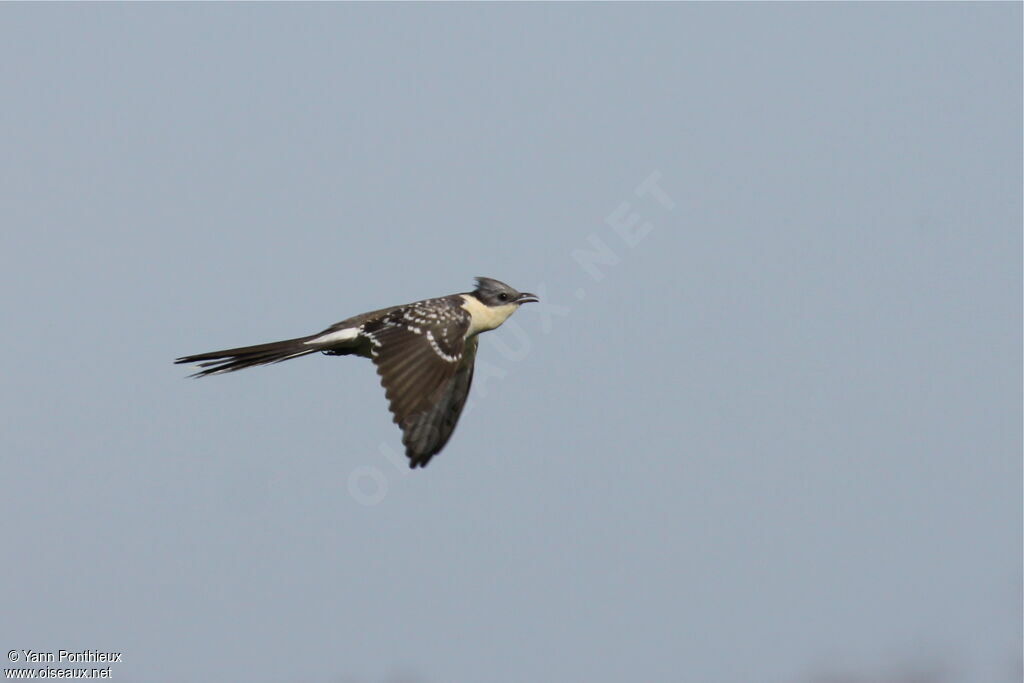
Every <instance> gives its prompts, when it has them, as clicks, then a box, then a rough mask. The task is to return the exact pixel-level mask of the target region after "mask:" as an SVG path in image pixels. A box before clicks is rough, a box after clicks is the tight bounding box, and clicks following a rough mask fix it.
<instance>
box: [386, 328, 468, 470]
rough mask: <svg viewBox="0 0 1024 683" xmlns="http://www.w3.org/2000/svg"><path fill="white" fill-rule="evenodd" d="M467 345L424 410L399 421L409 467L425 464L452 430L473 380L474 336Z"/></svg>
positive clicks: (445, 442)
mask: <svg viewBox="0 0 1024 683" xmlns="http://www.w3.org/2000/svg"><path fill="white" fill-rule="evenodd" d="M466 347H467V348H466V351H465V353H464V355H463V357H462V360H461V361H460V362H459V367H458V369H457V370H456V371H455V373H454V374H453V375H452V376H451V377H449V378H448V379H447V381H445V382H444V383H443V384H442V385H441V386H439V387H438V388H437V390H436V392H435V394H434V396H433V397H432V400H431V401H430V404H429V406H428V407H427V409H426V410H422V411H420V412H418V413H414V414H412V415H410V416H409V417H408V418H407V419H406V420H405V422H404V423H403V424H402V435H403V436H402V443H403V444H404V445H405V449H406V451H405V452H406V455H408V456H409V465H410V467H425V466H426V465H427V463H428V462H430V459H431V458H432V457H433V456H434V455H436V454H437V453H438V452H440V450H441V449H442V448H444V446H445V444H447V443H448V439H450V438H451V436H452V432H453V431H455V425H456V424H457V423H458V421H459V416H460V415H461V414H462V408H463V407H464V406H465V404H466V397H467V396H468V395H469V387H470V385H471V384H472V383H473V365H474V357H475V356H476V338H474V339H472V340H471V341H470V342H469V343H468V344H467V345H466Z"/></svg>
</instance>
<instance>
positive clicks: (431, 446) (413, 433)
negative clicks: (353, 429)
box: [365, 306, 476, 467]
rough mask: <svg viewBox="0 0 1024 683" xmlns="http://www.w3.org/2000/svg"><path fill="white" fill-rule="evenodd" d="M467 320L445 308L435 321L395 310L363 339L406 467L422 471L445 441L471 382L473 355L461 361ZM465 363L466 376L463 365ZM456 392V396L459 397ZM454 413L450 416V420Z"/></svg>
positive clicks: (418, 311)
mask: <svg viewBox="0 0 1024 683" xmlns="http://www.w3.org/2000/svg"><path fill="white" fill-rule="evenodd" d="M468 326H469V317H468V314H466V313H465V311H463V310H462V309H461V308H458V307H455V306H453V307H451V308H449V309H447V310H446V311H445V313H444V314H440V315H435V314H433V313H432V312H429V311H425V310H423V309H417V308H409V309H397V310H395V311H393V312H391V313H389V315H388V316H387V317H386V318H384V319H383V320H381V321H379V322H376V321H375V322H374V323H372V324H369V325H367V326H366V328H365V333H366V334H367V336H368V337H369V338H370V339H371V340H372V351H371V358H372V359H373V362H374V364H375V365H376V366H377V374H378V375H380V378H381V384H382V385H383V386H384V391H385V394H386V396H387V398H388V407H389V408H390V410H391V413H392V415H393V416H394V421H395V422H396V423H397V424H398V426H399V427H401V429H402V443H403V444H404V445H405V449H406V450H405V452H406V455H407V456H408V457H409V460H410V463H409V464H410V466H412V467H417V466H423V465H426V464H427V462H428V461H429V460H430V458H431V457H432V456H434V455H435V454H437V452H438V451H440V450H441V448H443V447H444V445H445V444H446V443H447V442H448V439H449V437H451V433H452V430H453V429H454V428H455V423H456V422H457V421H458V416H459V413H460V412H461V410H462V406H463V405H464V403H465V398H466V397H465V393H464V392H465V391H468V390H469V382H470V381H471V380H472V372H473V358H472V356H475V351H476V341H475V339H474V340H473V341H472V342H471V345H470V346H471V348H472V351H473V352H474V353H472V354H470V357H469V358H466V357H465V356H464V349H463V346H464V342H463V339H464V337H465V332H466V329H468ZM467 360H468V370H467V364H466V361H467ZM460 392H461V393H460ZM453 412H454V414H453Z"/></svg>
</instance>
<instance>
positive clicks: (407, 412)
mask: <svg viewBox="0 0 1024 683" xmlns="http://www.w3.org/2000/svg"><path fill="white" fill-rule="evenodd" d="M537 300H538V299H537V296H536V295H535V294H530V293H529V292H518V291H516V290H514V289H512V288H511V287H509V286H508V285H506V284H505V283H504V282H499V281H497V280H493V279H491V278H489V277H478V278H476V289H474V290H473V291H472V292H465V293H462V294H451V295H449V296H442V297H438V298H436V299H425V300H423V301H416V302H413V303H411V304H403V305H401V306H392V307H391V308H382V309H380V310H378V311H371V312H369V313H363V314H361V315H357V316H354V317H352V318H348V319H347V320H342V321H341V322H340V323H335V324H334V325H331V326H330V327H328V328H327V329H326V330H324V331H322V332H317V333H316V334H311V335H309V336H307V337H298V338H296V339H286V340H284V341H278V342H270V343H269V344H257V345H256V346H243V347H240V348H237V349H225V350H223V351H210V352H209V353H197V354H195V355H194V356H183V357H181V358H178V359H176V360H175V361H174V362H175V363H198V364H199V367H200V368H203V369H202V370H200V371H198V372H196V373H195V374H194V375H192V377H205V376H206V375H217V374H221V373H224V372H233V371H235V370H241V369H243V368H249V367H253V366H255V365H267V364H269V363H280V362H281V361H283V360H288V359H289V358H298V357H299V356H305V355H308V354H311V353H316V352H318V351H319V352H322V353H324V354H327V355H328V356H362V357H363V358H369V359H370V360H372V361H373V364H374V365H376V366H377V374H378V375H380V382H381V384H382V385H383V386H384V391H385V394H386V396H387V399H388V407H389V408H390V409H391V413H392V415H393V416H394V421H395V422H396V423H397V424H398V426H399V427H400V428H401V429H402V444H403V445H404V446H405V454H406V455H407V456H408V458H409V466H410V467H413V468H415V467H426V465H427V463H428V462H430V459H431V458H432V457H434V456H435V455H437V453H438V452H440V450H441V449H442V448H444V445H445V444H446V443H448V439H449V438H450V437H451V435H452V431H454V429H455V424H456V423H457V422H458V421H459V415H460V414H461V413H462V407H463V406H464V405H465V404H466V396H467V395H468V394H469V385H470V383H471V382H472V381H473V361H474V360H475V358H476V347H477V335H479V334H480V333H481V332H486V331H487V330H493V329H495V328H497V327H498V326H500V325H501V324H502V323H503V322H505V320H507V319H508V317H509V316H510V315H512V314H513V313H515V312H516V310H517V309H518V308H519V306H520V305H521V304H525V303H530V302H535V301H537Z"/></svg>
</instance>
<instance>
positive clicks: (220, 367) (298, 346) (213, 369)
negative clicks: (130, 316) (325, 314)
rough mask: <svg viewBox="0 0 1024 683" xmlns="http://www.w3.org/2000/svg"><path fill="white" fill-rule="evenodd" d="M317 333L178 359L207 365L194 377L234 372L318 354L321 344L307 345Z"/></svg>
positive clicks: (178, 360)
mask: <svg viewBox="0 0 1024 683" xmlns="http://www.w3.org/2000/svg"><path fill="white" fill-rule="evenodd" d="M314 337H316V335H311V336H309V337H299V338H297V339H286V340H284V341H279V342H270V343H269V344H257V345H256V346H242V347H239V348H237V349H225V350H224V351H210V352H209V353H197V354H196V355H194V356H183V357H181V358H178V359H175V361H174V362H175V363H198V364H199V367H201V368H205V369H203V370H200V371H199V372H197V373H195V374H193V375H190V376H191V377H205V376H206V375H217V374H220V373H223V372H233V371H235V370H241V369H243V368H251V367H253V366H256V365H267V364H269V363H280V362H281V361H283V360H288V359H289V358H298V357H299V356H305V355H306V354H310V353H316V352H317V351H320V350H321V348H322V347H321V346H320V345H317V344H307V343H306V342H307V341H309V340H310V339H313V338H314Z"/></svg>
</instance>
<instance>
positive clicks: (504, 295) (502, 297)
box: [498, 292, 508, 301]
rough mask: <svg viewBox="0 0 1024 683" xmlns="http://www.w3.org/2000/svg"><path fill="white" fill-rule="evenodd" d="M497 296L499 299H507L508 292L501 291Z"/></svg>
mask: <svg viewBox="0 0 1024 683" xmlns="http://www.w3.org/2000/svg"><path fill="white" fill-rule="evenodd" d="M498 298H499V299H501V300H502V301H508V294H506V293H505V292H502V293H501V294H499V295H498Z"/></svg>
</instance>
